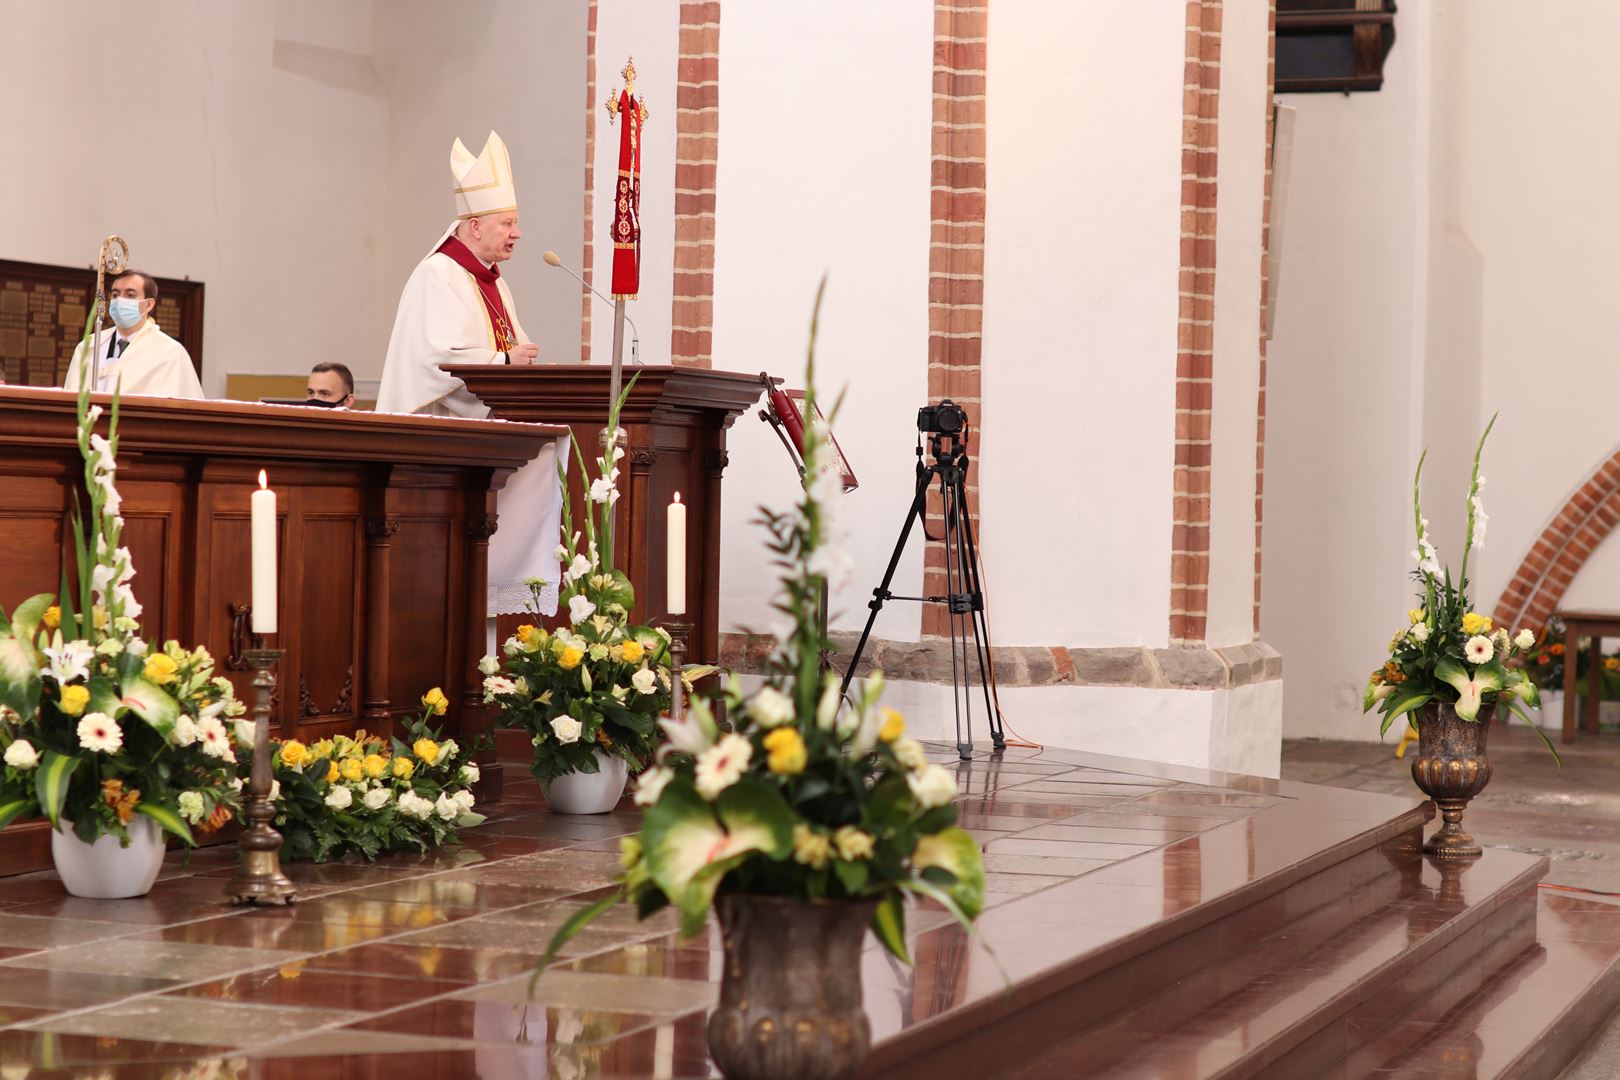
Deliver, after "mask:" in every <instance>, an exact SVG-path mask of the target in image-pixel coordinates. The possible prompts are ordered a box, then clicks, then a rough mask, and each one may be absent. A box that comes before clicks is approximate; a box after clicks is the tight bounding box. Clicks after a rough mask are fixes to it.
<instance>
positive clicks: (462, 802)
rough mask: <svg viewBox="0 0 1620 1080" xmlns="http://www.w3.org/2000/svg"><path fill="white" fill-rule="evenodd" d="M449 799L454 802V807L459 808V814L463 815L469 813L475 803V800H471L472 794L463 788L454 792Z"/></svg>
mask: <svg viewBox="0 0 1620 1080" xmlns="http://www.w3.org/2000/svg"><path fill="white" fill-rule="evenodd" d="M450 797H451V798H452V799H454V800H456V805H457V806H459V807H461V812H462V813H464V814H465V813H467V812H468V811H470V810H471V809H472V808H473V804H474V803H476V802H477V800H476V799H474V798H473V793H472V792H470V791H468V790H466V789H465V788H463V789H462V790H461V791H458V792H456V793H455V794H454V795H452V796H450Z"/></svg>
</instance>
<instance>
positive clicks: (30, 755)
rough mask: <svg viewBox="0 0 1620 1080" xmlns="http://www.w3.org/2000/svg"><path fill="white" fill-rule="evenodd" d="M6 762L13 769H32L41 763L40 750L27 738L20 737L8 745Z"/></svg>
mask: <svg viewBox="0 0 1620 1080" xmlns="http://www.w3.org/2000/svg"><path fill="white" fill-rule="evenodd" d="M6 764H7V765H10V766H11V767H12V768H13V769H23V770H27V769H32V768H33V767H34V766H36V765H38V764H39V751H37V750H35V749H34V744H33V743H31V742H29V741H28V740H27V739H18V740H17V741H16V742H14V743H12V744H11V745H10V746H8V747H6Z"/></svg>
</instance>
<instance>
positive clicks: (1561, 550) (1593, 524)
mask: <svg viewBox="0 0 1620 1080" xmlns="http://www.w3.org/2000/svg"><path fill="white" fill-rule="evenodd" d="M1617 523H1620V453H1616V454H1614V455H1613V456H1612V457H1608V458H1605V459H1604V460H1603V461H1602V462H1600V463H1599V464H1598V467H1597V468H1596V469H1594V470H1592V473H1591V475H1589V476H1587V478H1586V479H1585V481H1583V482H1582V484H1581V486H1580V487H1579V488H1576V489H1575V494H1573V495H1571V496H1570V497H1569V500H1568V501H1567V502H1565V503H1564V505H1563V506H1562V507H1561V508H1560V509H1559V511H1558V513H1557V514H1555V515H1554V516H1553V519H1552V521H1551V522H1550V523H1549V524H1548V525H1547V527H1546V528H1545V529H1543V530H1542V532H1541V535H1540V536H1539V537H1537V538H1536V542H1535V543H1534V544H1532V545H1530V551H1529V552H1528V553H1527V554H1526V555H1525V557H1524V561H1523V562H1521V563H1520V564H1519V569H1518V571H1517V572H1516V573H1514V575H1513V577H1512V579H1511V580H1510V581H1509V582H1508V585H1507V588H1506V589H1504V590H1503V591H1502V596H1501V598H1500V599H1498V600H1497V601H1496V611H1495V619H1496V621H1497V622H1498V623H1499V624H1501V625H1502V626H1506V627H1508V628H1509V629H1514V630H1516V629H1517V628H1519V627H1521V626H1529V627H1539V626H1544V625H1546V622H1547V619H1548V617H1549V616H1550V615H1552V613H1553V612H1554V611H1556V610H1558V605H1559V602H1560V601H1562V600H1563V598H1564V591H1565V590H1566V589H1568V588H1569V583H1570V582H1572V581H1574V580H1575V575H1576V574H1577V573H1579V572H1580V569H1581V567H1582V566H1584V565H1585V564H1586V560H1587V559H1588V558H1590V557H1591V555H1592V552H1594V551H1596V550H1597V547H1598V545H1599V544H1601V543H1603V541H1604V540H1605V539H1607V538H1608V535H1609V533H1610V532H1612V531H1613V530H1614V527H1615V525H1616V524H1617Z"/></svg>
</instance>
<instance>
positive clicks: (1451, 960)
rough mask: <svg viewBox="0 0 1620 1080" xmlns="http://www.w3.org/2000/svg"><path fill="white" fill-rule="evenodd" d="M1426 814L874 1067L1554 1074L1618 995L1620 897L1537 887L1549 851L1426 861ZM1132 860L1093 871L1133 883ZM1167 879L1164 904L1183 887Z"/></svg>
mask: <svg viewBox="0 0 1620 1080" xmlns="http://www.w3.org/2000/svg"><path fill="white" fill-rule="evenodd" d="M1428 813H1429V809H1428V807H1427V805H1425V806H1424V807H1423V808H1422V809H1421V810H1420V811H1413V812H1410V813H1408V814H1404V815H1400V816H1398V817H1396V818H1394V819H1392V820H1391V821H1389V822H1387V823H1385V825H1384V827H1383V828H1379V829H1369V830H1367V831H1365V832H1364V833H1362V834H1361V835H1360V836H1358V837H1355V838H1353V839H1352V840H1349V841H1347V842H1343V843H1340V844H1338V845H1336V846H1335V847H1332V848H1330V849H1329V850H1325V851H1323V852H1319V853H1316V855H1315V857H1314V858H1312V859H1303V860H1300V861H1299V862H1296V863H1294V864H1292V865H1288V866H1285V867H1279V868H1278V870H1277V871H1276V872H1275V873H1272V874H1270V875H1259V876H1257V877H1256V878H1255V879H1254V880H1252V881H1250V882H1249V883H1248V884H1247V885H1245V886H1244V887H1242V888H1239V889H1232V890H1228V891H1226V892H1225V893H1224V894H1222V895H1217V896H1214V897H1213V898H1211V899H1209V900H1208V901H1207V902H1197V903H1188V904H1185V905H1184V910H1178V911H1174V912H1172V913H1170V914H1168V915H1167V916H1166V917H1165V918H1163V919H1162V920H1160V921H1157V922H1154V923H1153V924H1151V925H1149V926H1146V927H1143V928H1142V929H1140V930H1138V931H1135V932H1132V933H1123V934H1121V935H1120V936H1118V937H1117V938H1116V939H1115V940H1113V941H1111V942H1108V943H1106V944H1104V945H1102V946H1100V947H1098V948H1096V949H1094V950H1093V951H1091V952H1090V953H1087V954H1085V955H1080V956H1076V957H1074V958H1073V959H1072V960H1071V961H1069V962H1068V963H1065V964H1062V965H1060V966H1059V967H1058V968H1054V969H1053V970H1051V971H1049V972H1046V973H1043V974H1042V976H1041V977H1040V978H1038V979H1024V980H1019V981H1018V982H1017V983H1016V985H1015V986H1014V987H1013V988H1012V989H1011V990H1010V991H1009V993H1008V994H1006V995H1005V996H1004V1000H1003V1001H1001V1002H1000V1003H999V1004H998V1003H996V1002H994V1001H990V1000H987V1001H983V1002H980V1003H978V1004H977V1005H976V1006H969V1007H968V1008H967V1009H966V1010H964V1014H962V1015H959V1016H958V1017H957V1022H956V1024H954V1025H953V1027H954V1028H955V1030H954V1031H952V1032H951V1033H950V1034H949V1035H945V1034H944V1033H941V1032H937V1031H936V1032H933V1033H932V1034H933V1038H932V1039H931V1040H929V1041H930V1042H931V1043H932V1045H931V1046H927V1047H924V1046H922V1045H920V1043H921V1041H922V1040H920V1039H919V1040H916V1042H915V1043H914V1044H913V1045H911V1046H903V1045H902V1044H904V1043H906V1042H907V1040H906V1039H905V1038H903V1037H902V1038H900V1039H897V1040H895V1045H891V1046H888V1047H884V1048H883V1049H884V1050H886V1051H888V1052H887V1053H883V1054H882V1055H881V1059H880V1060H874V1061H871V1062H869V1068H868V1070H867V1074H868V1075H872V1076H886V1077H887V1076H896V1077H899V1076H905V1077H913V1076H915V1077H922V1076H926V1075H930V1074H932V1075H936V1076H937V1075H946V1074H947V1073H946V1072H940V1071H938V1070H940V1069H945V1070H947V1072H948V1071H949V1070H950V1069H951V1068H952V1067H955V1068H959V1069H967V1070H969V1071H971V1072H972V1073H975V1074H982V1075H989V1076H1005V1077H1016V1078H1020V1080H1034V1078H1037V1077H1055V1076H1065V1077H1067V1076H1074V1077H1144V1078H1148V1077H1175V1078H1177V1080H1182V1078H1186V1080H1193V1078H1216V1077H1219V1078H1223V1080H1225V1078H1238V1077H1259V1078H1265V1080H1291V1078H1310V1080H1319V1078H1320V1080H1330V1078H1331V1080H1341V1078H1342V1080H1352V1078H1359V1077H1380V1078H1392V1077H1412V1078H1440V1077H1452V1076H1458V1077H1463V1076H1466V1077H1470V1078H1473V1077H1479V1078H1485V1077H1548V1078H1551V1077H1555V1076H1556V1075H1557V1073H1558V1071H1559V1070H1560V1069H1561V1068H1562V1067H1563V1066H1564V1065H1565V1064H1567V1063H1568V1062H1569V1061H1570V1060H1571V1059H1572V1058H1573V1057H1574V1055H1575V1054H1576V1053H1577V1052H1578V1051H1579V1049H1580V1047H1581V1045H1582V1044H1583V1043H1584V1042H1585V1041H1586V1039H1587V1038H1589V1037H1590V1035H1591V1033H1592V1032H1593V1031H1594V1030H1595V1029H1596V1026H1597V1025H1598V1024H1599V1023H1600V1022H1601V1021H1602V1020H1603V1019H1604V1017H1605V1016H1606V1015H1607V1014H1608V1012H1609V1011H1610V1010H1611V1009H1613V1008H1614V1007H1615V1005H1616V1003H1617V1001H1620V967H1617V966H1616V963H1615V961H1616V958H1617V956H1620V909H1617V908H1615V907H1611V906H1608V905H1604V904H1601V903H1598V902H1596V901H1591V900H1582V899H1579V898H1575V897H1573V896H1569V895H1562V894H1548V895H1545V896H1544V895H1541V894H1540V893H1539V892H1538V888H1537V886H1538V882H1539V881H1540V880H1541V878H1542V876H1543V875H1544V874H1545V873H1546V870H1547V860H1546V859H1544V858H1541V857H1536V856H1529V855H1523V854H1518V853H1514V852H1507V851H1488V852H1486V854H1485V855H1484V857H1483V858H1481V859H1479V860H1477V861H1473V862H1470V863H1463V864H1458V865H1454V866H1444V865H1440V864H1437V863H1436V862H1435V861H1433V860H1429V859H1426V858H1425V857H1424V856H1423V855H1422V854H1421V852H1420V850H1419V846H1420V843H1421V836H1422V823H1423V820H1424V818H1425V817H1426V816H1427V814H1428ZM1205 859H1206V862H1207V860H1208V856H1207V855H1206V856H1205ZM1129 867H1130V863H1129V862H1126V863H1120V864H1117V865H1115V866H1113V867H1110V868H1108V869H1106V870H1103V871H1098V872H1096V873H1095V874H1092V875H1086V878H1092V879H1101V880H1094V883H1093V885H1092V886H1091V888H1092V891H1093V892H1094V893H1095V892H1096V890H1097V889H1098V888H1102V889H1107V888H1109V887H1112V888H1115V889H1124V888H1125V887H1126V886H1127V883H1128V882H1129V881H1130V880H1131V877H1132V875H1131V873H1130V869H1129ZM1147 876H1148V871H1147V870H1143V871H1140V872H1138V873H1137V874H1136V875H1135V877H1136V878H1138V879H1140V880H1145V879H1146V877H1147ZM1086 878H1081V879H1077V880H1076V881H1075V882H1073V883H1071V884H1072V885H1074V886H1076V887H1079V886H1080V884H1081V882H1082V881H1085V880H1086ZM1108 878H1115V879H1116V881H1115V883H1114V884H1113V885H1112V886H1110V885H1109V884H1107V879H1108ZM1165 881H1166V884H1165V887H1164V889H1163V895H1164V898H1165V902H1166V908H1167V910H1168V909H1170V908H1171V907H1172V906H1175V905H1173V904H1172V902H1171V897H1172V896H1173V895H1174V894H1175V892H1176V890H1177V889H1178V888H1179V889H1181V890H1182V891H1185V890H1186V883H1185V882H1184V881H1183V882H1173V881H1171V879H1170V877H1169V876H1166V877H1165ZM1194 891H1195V892H1196V890H1194ZM1216 891H1217V892H1218V891H1219V890H1216ZM1138 895H1139V894H1138ZM1075 898H1076V902H1077V904H1078V908H1077V911H1076V918H1082V919H1083V918H1087V917H1089V916H1088V914H1087V913H1088V912H1090V911H1092V910H1095V909H1094V907H1093V906H1092V904H1091V902H1089V901H1087V900H1085V899H1083V898H1082V894H1081V893H1078V892H1077V893H1076V894H1075ZM1538 916H1539V918H1538ZM1538 925H1539V926H1540V927H1541V934H1540V940H1538ZM1041 984H1044V986H1043V985H1041ZM974 1014H977V1015H974ZM917 1034H919V1035H920V1034H921V1032H918V1033H917ZM878 1057H879V1055H878V1053H877V1052H875V1053H874V1058H878ZM960 1075H967V1073H966V1072H963V1073H960Z"/></svg>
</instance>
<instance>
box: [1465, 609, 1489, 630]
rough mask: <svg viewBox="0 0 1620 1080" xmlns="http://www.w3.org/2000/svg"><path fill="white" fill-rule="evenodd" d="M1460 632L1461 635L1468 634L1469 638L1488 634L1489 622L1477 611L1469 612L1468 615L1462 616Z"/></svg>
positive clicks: (1486, 617) (1487, 618)
mask: <svg viewBox="0 0 1620 1080" xmlns="http://www.w3.org/2000/svg"><path fill="white" fill-rule="evenodd" d="M1462 630H1463V633H1465V634H1468V635H1469V636H1472V635H1474V634H1488V633H1490V632H1491V620H1490V618H1489V617H1488V616H1485V615H1481V614H1480V613H1479V612H1477V611H1470V612H1468V614H1466V615H1464V616H1463V620H1462Z"/></svg>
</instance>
